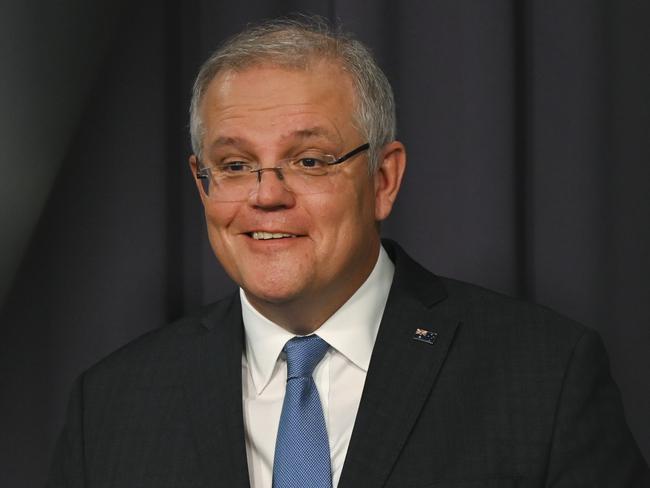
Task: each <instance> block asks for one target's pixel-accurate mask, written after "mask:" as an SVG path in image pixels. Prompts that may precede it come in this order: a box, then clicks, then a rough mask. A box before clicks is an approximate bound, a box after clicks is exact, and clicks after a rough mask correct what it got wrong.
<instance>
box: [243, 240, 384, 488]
mask: <svg viewBox="0 0 650 488" xmlns="http://www.w3.org/2000/svg"><path fill="white" fill-rule="evenodd" d="M394 271H395V267H394V266H393V263H392V262H391V260H390V258H389V257H388V254H387V253H386V251H385V250H384V248H383V247H382V248H381V249H380V251H379V258H378V259H377V263H376V264H375V267H374V269H373V270H372V272H371V273H370V276H368V278H367V279H366V281H365V282H364V283H363V285H361V287H360V288H359V289H358V290H357V291H356V292H355V294H354V295H352V296H351V297H350V299H349V300H348V301H347V302H345V303H344V304H343V306H342V307H341V308H339V309H338V310H337V311H336V312H335V313H334V315H332V316H331V317H330V318H329V319H327V321H326V322H325V323H324V324H323V325H321V326H320V328H319V329H318V330H317V331H316V332H315V333H316V334H317V335H318V336H320V337H321V338H322V339H324V340H325V341H327V343H328V344H329V345H330V346H331V347H330V349H329V350H328V352H327V353H326V354H325V357H324V358H323V359H322V361H321V362H320V363H319V364H318V365H317V366H316V369H315V370H314V373H313V378H314V381H315V383H316V387H317V388H318V393H319V395H320V399H321V403H322V405H323V414H324V416H325V424H326V426H327V434H328V437H329V444H330V455H331V458H332V482H333V486H334V487H336V486H337V485H338V482H339V478H340V477H341V469H342V468H343V462H344V461H345V455H346V453H347V450H348V444H349V443H350V436H351V435H352V428H353V427H354V421H355V418H356V415H357V409H358V408H359V401H360V400H361V393H362V391H363V384H364V382H365V380H366V373H367V372H368V365H369V364H370V356H371V354H372V348H373V346H374V344H375V338H376V337H377V331H378V330H379V322H380V321H381V317H382V315H383V313H384V308H385V306H386V300H387V299H388V292H389V291H390V287H391V284H392V282H393V274H394ZM240 296H241V304H242V317H243V320H244V328H245V334H246V350H245V351H244V354H243V355H242V388H243V407H244V428H245V431H246V455H247V460H248V472H249V477H250V484H251V488H271V487H272V482H273V456H274V454H275V438H276V436H277V432H278V425H279V423H280V414H281V412H282V403H283V401H284V392H285V387H286V381H287V363H286V359H285V357H284V356H285V355H284V353H283V352H282V348H283V347H284V345H285V344H286V342H287V341H288V340H289V339H291V338H292V337H295V335H294V334H292V333H290V332H288V331H286V330H285V329H283V328H282V327H280V326H278V325H277V324H275V323H273V322H271V321H270V320H268V319H267V318H266V317H264V316H263V315H262V314H260V313H259V312H258V311H257V310H255V308H253V306H252V305H251V304H250V302H249V301H248V300H247V299H246V294H245V293H244V291H243V290H241V289H240Z"/></svg>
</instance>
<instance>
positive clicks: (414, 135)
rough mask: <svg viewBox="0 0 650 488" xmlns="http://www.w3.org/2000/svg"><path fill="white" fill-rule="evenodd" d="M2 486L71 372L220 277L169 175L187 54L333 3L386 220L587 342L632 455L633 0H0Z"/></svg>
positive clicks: (644, 291) (646, 244) (636, 21)
mask: <svg viewBox="0 0 650 488" xmlns="http://www.w3.org/2000/svg"><path fill="white" fill-rule="evenodd" d="M0 8H1V10H0V36H2V37H1V38H0V41H1V42H0V53H1V54H2V56H1V58H0V59H1V60H2V64H1V65H0V70H2V71H1V76H0V97H1V103H2V104H1V107H2V110H1V111H0V124H1V126H0V137H1V138H2V139H1V140H0V148H1V151H0V161H1V164H2V166H1V167H0V198H1V200H0V219H1V220H0V224H1V227H0V232H1V239H0V300H1V302H0V304H1V307H2V308H1V310H0V324H1V331H0V333H1V335H0V375H1V376H0V386H1V388H2V397H1V403H0V419H1V421H2V425H1V426H0V432H1V434H0V449H1V462H2V466H1V467H0V485H1V486H7V487H18V486H20V487H31V486H40V485H41V484H42V482H43V480H44V476H45V473H46V471H47V466H48V463H49V456H50V453H51V449H52V445H53V443H54V441H55V438H56V435H57V433H58V431H59V429H60V428H61V423H62V419H63V411H64V408H65V402H66V397H67V392H68V389H69V387H70V384H71V382H72V380H73V378H74V377H76V376H77V375H78V374H79V373H80V372H81V371H82V370H83V369H84V368H86V367H88V366H89V365H91V364H92V363H94V362H95V361H97V360H98V359H99V358H101V357H102V356H104V355H106V354H107V353H109V352H110V351H112V350H114V349H116V348H117V347H119V346H120V345H122V344H124V343H125V342H127V341H129V340H130V339H132V338H134V337H136V336H138V335H140V334H141V333H143V332H145V331H147V330H150V329H152V328H155V327H158V326H160V325H162V324H164V323H166V322H168V321H170V320H172V319H175V318H177V317H179V316H181V315H183V314H184V313H186V312H188V311H189V310H191V309H194V308H196V307H198V306H199V305H200V304H202V303H207V302H210V301H213V300H214V299H215V298H217V297H218V296H221V295H223V294H225V293H226V292H227V291H228V290H231V289H233V285H232V284H231V283H230V282H229V281H228V280H227V278H226V277H225V276H224V274H223V272H222V271H221V269H220V268H219V266H218V264H217V263H216V261H215V259H214V257H213V256H212V254H211V251H210V249H209V246H208V244H207V240H206V238H205V236H204V228H203V223H202V214H201V208H200V205H199V201H198V198H197V196H196V195H195V193H194V192H195V190H194V186H193V182H192V178H191V175H190V173H189V171H188V168H187V163H186V161H187V156H188V154H189V144H188V137H187V131H186V125H187V122H186V120H187V105H188V101H189V90H190V85H191V82H192V78H193V76H194V74H195V72H196V70H197V68H198V66H199V64H200V62H201V61H202V60H203V59H204V58H205V57H206V56H207V55H208V53H210V51H211V50H212V49H214V47H215V46H216V45H217V44H218V42H219V41H220V40H222V39H223V38H224V37H226V36H228V35H230V34H232V33H234V32H236V31H238V30H239V29H240V28H241V27H242V26H243V25H244V24H245V23H246V22H250V21H254V20H256V19H260V18H265V17H270V16H275V15H278V14H285V13H288V12H291V11H297V10H300V11H303V12H305V11H309V12H314V13H319V14H321V15H324V16H326V17H329V18H338V19H340V20H341V21H342V22H343V24H344V25H345V27H346V28H347V29H348V30H351V31H353V32H355V33H356V34H357V35H358V37H360V38H361V39H362V40H364V41H366V42H367V43H368V44H369V45H370V46H371V47H372V49H373V50H374V52H375V53H376V55H377V57H378V60H379V62H380V64H381V65H382V67H383V68H384V69H385V71H386V73H387V74H388V76H389V78H390V80H391V82H392V83H393V86H394V88H395V92H396V96H397V102H398V117H399V137H400V139H401V140H402V141H404V142H405V143H406V146H407V149H408V155H409V167H408V171H407V177H406V181H405V183H404V185H405V186H404V189H403V192H402V194H401V195H400V199H399V201H398V204H397V207H396V208H395V211H394V214H393V216H392V217H391V219H390V220H389V222H388V223H387V224H386V225H385V226H384V232H385V234H386V235H387V236H391V237H393V238H395V239H397V240H399V241H400V242H401V243H402V245H403V246H404V247H405V248H406V249H407V251H409V252H410V253H411V254H412V255H413V256H414V257H416V258H417V259H418V260H419V261H420V262H422V263H423V264H425V265H426V266H427V267H429V268H430V269H431V270H433V271H435V272H436V273H438V274H442V275H448V276H453V277H456V278H460V279H464V280H468V281H472V282H475V283H478V284H481V285H484V286H486V287H490V288H494V289H497V290H500V291H503V292H505V293H508V294H511V295H517V296H520V297H523V298H526V299H530V300H534V301H536V302H539V303H543V304H546V305H548V306H550V307H553V308H555V309H556V310H558V311H560V312H562V313H564V314H566V315H569V316H570V317H573V318H575V319H577V320H579V321H581V322H583V323H585V324H586V325H589V326H591V327H594V328H595V329H597V330H599V331H600V333H601V334H602V335H603V337H604V339H605V342H606V344H607V347H608V350H609V353H610V357H611V363H612V371H613V375H614V377H615V379H616V381H617V382H618V384H619V386H620V388H621V391H622V394H623V397H624V401H625V406H626V413H627V418H628V421H629V423H630V426H631V428H632V430H633V432H634V434H635V436H636V439H637V441H638V442H639V444H640V445H641V447H642V449H643V451H644V453H645V456H646V458H648V457H650V419H649V416H648V412H649V411H650V387H649V385H648V381H649V378H650V354H648V346H650V327H649V325H650V258H649V256H648V252H649V251H648V250H649V249H650V191H649V189H648V187H649V186H650V166H649V162H650V66H649V61H648V54H647V52H648V49H649V48H650V29H648V25H650V3H649V2H647V1H645V0H643V1H633V0H610V1H604V0H603V1H580V0H527V1H520V0H510V1H505V0H487V1H486V0H474V1H471V0H444V1H443V0H439V1H435V0H434V1H432V0H429V1H410V2H409V1H402V2H396V1H394V0H392V1H389V0H386V1H380V0H378V1H363V2H362V1H350V0H348V1H344V0H338V1H325V0H310V1H300V2H299V1H295V2H291V1H279V0H274V1H269V0H248V1H239V2H223V1H216V0H214V1H207V0H189V1H185V2H181V1H180V0H168V1H165V2H153V1H131V2H128V3H123V4H120V3H119V2H116V1H114V0H113V1H108V0H95V1H93V2H87V1H84V0H63V1H60V2H44V1H42V0H41V1H37V0H25V1H22V2H18V1H15V2H6V1H4V2H3V3H2V4H0Z"/></svg>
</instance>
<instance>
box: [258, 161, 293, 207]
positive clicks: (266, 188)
mask: <svg viewBox="0 0 650 488" xmlns="http://www.w3.org/2000/svg"><path fill="white" fill-rule="evenodd" d="M265 173H272V174H269V175H267V176H266V177H264V174H265ZM251 203H252V204H253V205H255V206H257V207H263V208H276V207H291V206H293V204H294V194H293V192H291V191H290V190H289V188H288V187H287V185H286V180H285V177H284V174H283V173H282V170H281V168H260V169H259V170H257V191H254V192H253V193H252V194H251Z"/></svg>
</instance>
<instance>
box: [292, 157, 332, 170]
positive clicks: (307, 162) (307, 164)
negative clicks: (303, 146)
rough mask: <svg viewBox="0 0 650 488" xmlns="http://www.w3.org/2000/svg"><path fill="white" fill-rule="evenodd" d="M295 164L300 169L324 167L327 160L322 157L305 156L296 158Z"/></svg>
mask: <svg viewBox="0 0 650 488" xmlns="http://www.w3.org/2000/svg"><path fill="white" fill-rule="evenodd" d="M294 166H295V167H296V168H300V169H323V168H326V167H327V162H326V161H325V159H324V158H322V157H315V156H305V157H302V158H299V159H296V160H295V162H294Z"/></svg>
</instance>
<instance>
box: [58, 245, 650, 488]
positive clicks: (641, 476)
mask: <svg viewBox="0 0 650 488" xmlns="http://www.w3.org/2000/svg"><path fill="white" fill-rule="evenodd" d="M384 245H385V246H386V247H387V250H388V251H389V254H390V255H391V258H392V259H393V260H394V261H395V264H396V273H395V279H394V282H393V286H392V289H391V292H390V296H389V299H388V304H387V307H386V310H385V313H384V317H383V319H382V322H381V327H380V330H379V335H378V337H377V342H376V344H375V348H374V350H373V354H372V359H371V363H370V368H369V370H368V376H367V379H366V384H365V388H364V391H363V396H362V399H361V405H360V408H359V413H358V416H357V419H356V424H355V426H354V432H353V434H352V439H351V441H350V446H349V450H348V454H347V458H346V461H345V465H344V468H343V473H342V476H341V480H340V483H339V487H340V488H353V487H394V488H409V487H413V488H415V487H431V488H434V487H439V488H442V487H464V488H469V487H475V488H478V487H543V486H552V487H558V488H559V487H591V488H593V487H607V488H615V487H648V486H650V481H649V479H650V476H649V474H648V469H647V466H646V463H645V461H644V460H643V458H642V457H641V454H640V452H639V450H638V448H637V446H636V444H635V442H634V440H633V438H632V436H631V434H630V432H629V430H628V427H627V426H626V423H625V420H624V417H623V408H622V405H621V400H620V396H619V392H618V390H617V388H616V386H615V385H614V383H613V381H612V379H611V377H610V374H609V371H608V363H607V358H606V354H605V351H604V349H603V346H602V344H601V341H600V339H599V338H598V336H597V335H596V334H595V333H594V332H592V331H590V330H588V329H586V328H584V327H582V326H580V325H578V324H576V323H574V322H572V321H570V320H568V319H565V318H563V317H560V316H558V315H557V314H555V313H554V312H552V311H550V310H548V309H545V308H542V307H539V306H534V305H530V304H527V303H523V302H520V301H517V300H514V299H511V298H507V297H504V296H502V295H499V294H496V293H493V292H490V291H487V290H484V289H481V288H478V287H475V286H472V285H468V284H464V283H460V282H457V281H453V280H448V279H442V278H437V277H435V276H434V275H432V274H431V273H429V272H428V271H426V270H425V269H423V268H422V267H420V266H419V265H418V264H417V263H415V262H414V261H412V260H411V259H410V258H409V257H408V256H407V255H406V254H405V253H404V252H403V251H402V250H401V249H400V248H399V246H397V245H396V244H394V243H391V242H385V243H384ZM418 328H419V329H425V330H427V331H430V332H435V333H436V334H437V337H436V338H435V341H434V342H433V344H430V343H427V342H422V341H416V340H414V333H415V330H416V329H418ZM243 340H244V337H243V327H242V318H241V309H240V303H239V298H238V295H234V296H232V297H230V298H228V299H225V300H222V301H220V302H218V303H216V304H214V305H213V306H211V307H209V308H208V309H207V311H206V312H205V313H204V314H203V315H202V316H199V317H190V318H185V319H182V320H180V321H178V322H176V323H174V324H172V325H169V326H167V327H164V328H162V329H159V330H156V331H154V332H152V333H149V334H148V335H145V336H143V337H141V338H140V339H138V340H136V341H135V342H133V343H131V344H129V345H127V346H126V347H124V348H122V349H121V350H119V351H117V352H115V353H113V354H112V355H111V356H109V357H108V358H106V359H105V360H103V361H102V362H100V363H99V364H97V365H96V366H94V367H93V368H91V369H90V370H89V371H87V372H86V373H85V374H83V375H82V377H81V378H80V379H79V380H78V382H77V383H76V385H75V387H74V389H73V392H72V396H71V401H70V405H69V412H68V417H67V422H66V426H65V429H64V432H63V434H62V436H61V439H60V442H59V445H58V448H57V452H56V455H55V459H54V464H53V468H52V474H51V481H50V486H52V487H61V486H65V487H82V486H83V487H93V488H99V487H102V488H104V487H105V488H108V487H142V488H144V487H156V488H162V487H175V488H180V487H197V488H198V487H205V488H208V487H210V488H216V487H228V488H238V487H246V486H248V469H247V466H246V451H245V441H244V428H243V420H242V400H241V399H242V393H241V384H242V381H241V354H242V347H243Z"/></svg>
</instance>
